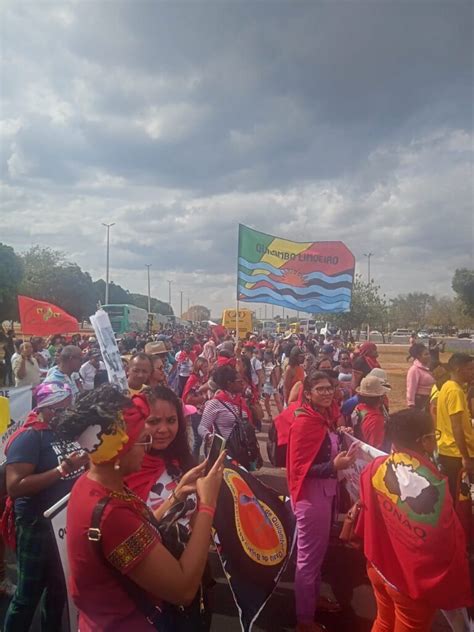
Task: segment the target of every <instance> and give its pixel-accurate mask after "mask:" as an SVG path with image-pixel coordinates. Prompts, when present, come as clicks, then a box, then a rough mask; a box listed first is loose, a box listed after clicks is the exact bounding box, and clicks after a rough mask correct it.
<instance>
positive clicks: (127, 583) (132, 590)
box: [87, 496, 163, 630]
mask: <svg viewBox="0 0 474 632" xmlns="http://www.w3.org/2000/svg"><path fill="white" fill-rule="evenodd" d="M110 500H111V498H110V496H104V497H103V498H101V499H100V500H99V501H98V502H97V504H96V505H95V507H94V509H93V511H92V518H91V525H90V527H89V529H88V530H87V539H88V540H89V542H91V544H92V547H93V548H94V549H95V551H96V552H97V554H98V556H99V557H100V558H101V559H102V560H103V561H104V562H105V563H106V565H107V566H108V567H109V568H110V569H111V570H112V571H113V574H114V576H115V578H116V580H117V581H118V583H119V584H120V585H121V586H122V588H123V589H124V591H125V592H126V593H127V595H128V596H129V597H130V599H131V600H132V601H133V603H134V604H135V606H136V607H137V610H139V611H140V612H141V613H142V614H143V615H144V617H145V618H146V620H147V621H148V623H150V624H151V625H152V626H154V627H155V629H157V630H160V629H163V628H162V627H160V626H161V625H162V617H163V612H162V610H161V608H159V606H157V605H155V604H153V603H152V602H151V601H150V600H149V599H148V597H147V595H146V593H145V591H144V590H142V589H141V588H140V586H138V585H137V584H136V583H135V582H134V581H132V580H131V579H130V578H129V577H127V575H123V574H122V573H121V572H120V571H119V570H117V569H116V568H115V566H114V565H113V564H111V563H110V562H109V560H108V559H107V557H106V556H105V555H104V551H103V549H102V545H101V540H102V532H101V530H100V524H101V522H102V516H103V514H104V511H105V508H106V507H107V505H108V504H109V502H110Z"/></svg>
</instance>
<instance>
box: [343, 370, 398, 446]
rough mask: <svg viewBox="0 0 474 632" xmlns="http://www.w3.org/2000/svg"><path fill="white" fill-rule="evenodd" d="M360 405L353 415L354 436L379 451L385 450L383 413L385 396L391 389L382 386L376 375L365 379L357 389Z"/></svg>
mask: <svg viewBox="0 0 474 632" xmlns="http://www.w3.org/2000/svg"><path fill="white" fill-rule="evenodd" d="M356 392H357V394H358V396H359V403H358V404H357V406H356V407H355V408H354V412H353V413H352V426H353V428H354V435H355V436H356V437H357V438H358V439H361V440H362V441H365V443H368V444H369V445H371V446H373V447H374V448H378V449H379V450H383V449H385V448H386V447H387V446H386V445H385V415H384V413H383V408H382V405H383V399H384V396H385V395H386V394H387V393H389V392H390V389H389V388H387V387H386V386H384V385H383V384H382V382H381V381H380V380H379V378H378V377H375V375H368V376H367V377H364V379H363V380H362V382H361V383H360V386H359V387H358V388H357V389H356Z"/></svg>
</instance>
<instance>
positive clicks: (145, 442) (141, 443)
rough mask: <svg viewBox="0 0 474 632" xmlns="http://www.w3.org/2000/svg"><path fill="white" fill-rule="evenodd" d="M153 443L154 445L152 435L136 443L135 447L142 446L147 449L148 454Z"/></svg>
mask: <svg viewBox="0 0 474 632" xmlns="http://www.w3.org/2000/svg"><path fill="white" fill-rule="evenodd" d="M152 443H153V437H152V436H151V435H145V436H144V437H143V441H136V442H135V443H134V445H135V446H141V447H143V448H145V452H148V451H149V450H150V449H151V446H152Z"/></svg>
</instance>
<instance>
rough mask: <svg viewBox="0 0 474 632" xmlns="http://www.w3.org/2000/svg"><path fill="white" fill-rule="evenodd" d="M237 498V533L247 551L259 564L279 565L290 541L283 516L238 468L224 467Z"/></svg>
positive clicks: (226, 479)
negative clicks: (271, 507)
mask: <svg viewBox="0 0 474 632" xmlns="http://www.w3.org/2000/svg"><path fill="white" fill-rule="evenodd" d="M224 480H225V482H226V484H227V486H228V488H229V489H230V491H231V493H232V497H233V500H234V512H235V525H236V528H237V535H238V536H239V540H240V542H241V544H242V548H243V549H244V551H245V552H246V554H247V555H248V556H249V557H250V558H251V559H252V560H253V561H254V562H257V563H258V564H262V565H263V566H275V565H277V564H280V563H281V562H282V561H283V560H284V558H285V555H286V553H287V549H288V541H287V538H286V533H285V529H284V528H283V525H282V523H281V521H280V519H279V518H278V517H277V516H276V515H275V513H274V512H273V511H272V510H271V509H270V507H268V505H266V504H265V503H264V502H262V501H261V500H257V498H256V497H255V494H254V493H253V491H252V490H251V489H250V487H249V486H248V485H247V483H246V482H245V481H244V480H243V478H242V477H241V476H239V475H238V474H237V473H236V472H234V470H231V469H225V470H224Z"/></svg>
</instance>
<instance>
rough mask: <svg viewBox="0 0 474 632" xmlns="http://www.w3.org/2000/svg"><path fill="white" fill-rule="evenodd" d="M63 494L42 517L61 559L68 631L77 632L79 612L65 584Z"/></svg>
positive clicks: (66, 559)
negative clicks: (46, 519)
mask: <svg viewBox="0 0 474 632" xmlns="http://www.w3.org/2000/svg"><path fill="white" fill-rule="evenodd" d="M70 495H71V494H68V495H67V496H64V498H61V500H59V501H58V502H57V503H56V504H55V505H53V506H52V507H50V508H49V509H48V510H47V511H45V512H44V517H45V518H48V520H49V521H50V525H51V529H52V530H53V535H54V541H55V542H56V547H57V549H58V554H59V559H60V560H61V566H62V569H63V573H64V578H65V580H64V581H65V582H66V588H67V609H68V621H69V632H77V630H78V628H79V613H78V611H77V608H76V606H75V605H74V602H73V600H72V599H71V595H70V593H69V586H68V584H67V582H68V580H69V559H68V556H67V547H66V516H67V503H68V500H69V496H70Z"/></svg>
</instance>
